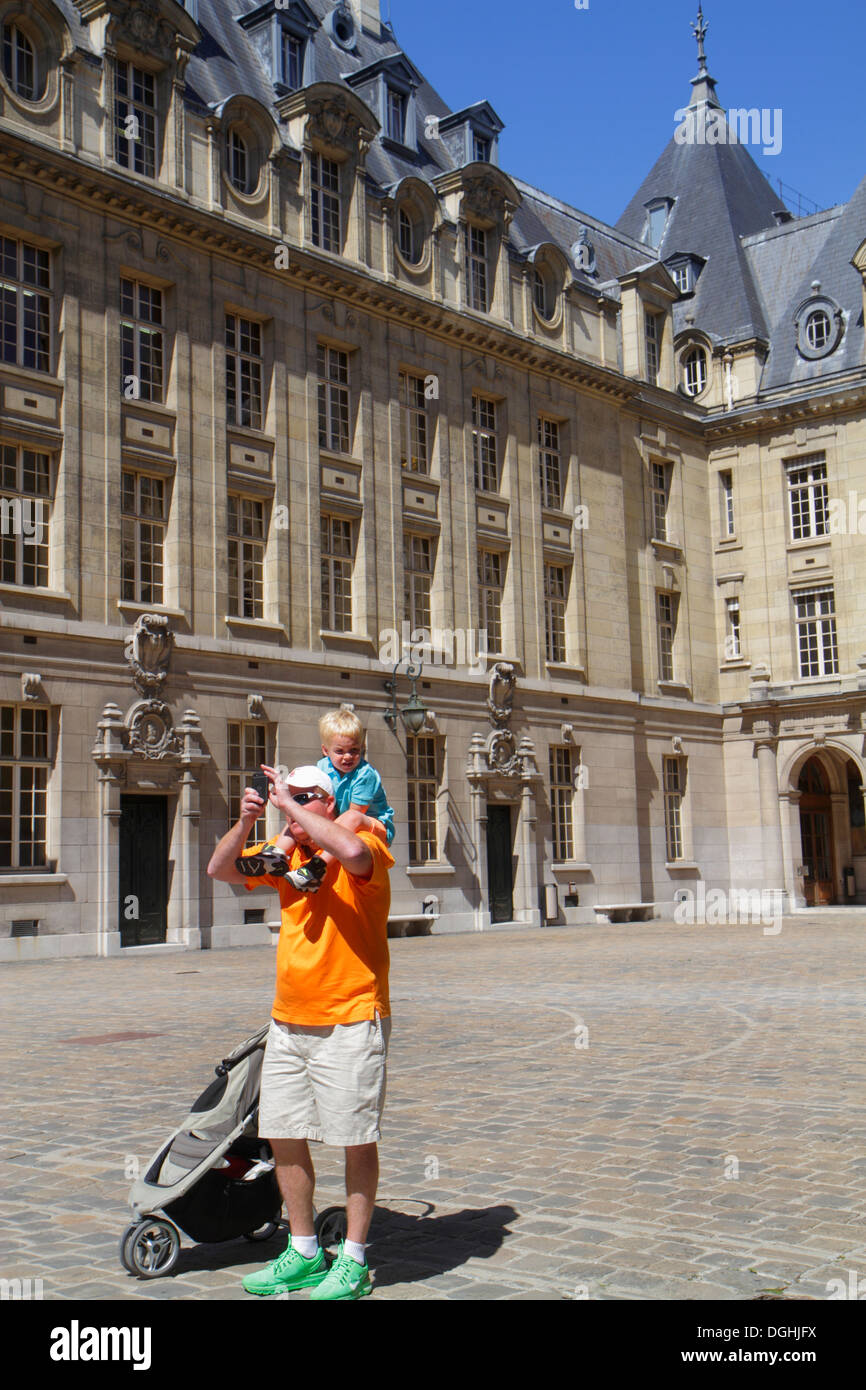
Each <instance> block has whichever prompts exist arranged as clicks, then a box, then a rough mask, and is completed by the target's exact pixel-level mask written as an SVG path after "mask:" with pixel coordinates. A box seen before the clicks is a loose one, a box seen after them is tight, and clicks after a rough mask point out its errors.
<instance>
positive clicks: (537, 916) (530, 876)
mask: <svg viewBox="0 0 866 1390" xmlns="http://www.w3.org/2000/svg"><path fill="white" fill-rule="evenodd" d="M518 755H519V757H520V759H521V766H522V771H521V774H520V781H521V795H520V825H519V830H518V845H519V847H520V853H519V857H518V861H517V883H516V884H515V887H516V889H517V893H516V897H517V901H516V903H515V907H514V916H515V920H516V921H518V922H525V923H526V924H527V926H531V927H540V926H541V908H540V906H539V902H538V894H539V886H540V875H539V864H538V834H537V821H538V818H537V814H536V804H535V783H536V781H537V780H538V775H539V774H538V769H537V768H536V766H535V749H534V747H533V744H532V741H531V740H530V739H529V738H523V739H521V741H520V748H519V749H518Z"/></svg>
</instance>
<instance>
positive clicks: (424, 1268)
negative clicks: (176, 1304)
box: [134, 1202, 519, 1287]
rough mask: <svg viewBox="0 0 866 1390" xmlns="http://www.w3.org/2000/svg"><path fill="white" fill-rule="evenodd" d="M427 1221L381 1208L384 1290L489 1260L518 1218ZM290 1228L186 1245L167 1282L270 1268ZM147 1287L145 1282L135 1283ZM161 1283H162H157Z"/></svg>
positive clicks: (374, 1258) (378, 1251)
mask: <svg viewBox="0 0 866 1390" xmlns="http://www.w3.org/2000/svg"><path fill="white" fill-rule="evenodd" d="M418 1205H424V1206H426V1207H427V1208H428V1212H427V1213H425V1214H424V1215H421V1216H418V1215H410V1214H408V1213H406V1212H405V1211H394V1210H392V1209H390V1208H389V1207H376V1210H375V1212H374V1215H373V1221H372V1224H371V1227H370V1237H369V1244H368V1246H367V1261H368V1264H369V1265H370V1268H371V1270H372V1272H373V1278H374V1281H375V1283H376V1284H377V1285H379V1287H385V1286H388V1285H392V1284H411V1283H416V1282H418V1281H420V1280H422V1279H432V1278H435V1277H436V1276H437V1275H441V1274H447V1273H448V1272H449V1271H450V1270H453V1269H459V1267H460V1266H461V1265H462V1264H465V1262H466V1261H467V1260H468V1259H470V1258H472V1257H474V1258H475V1259H487V1258H489V1257H490V1256H491V1255H492V1254H493V1253H494V1252H495V1251H496V1250H498V1249H499V1248H500V1246H501V1245H502V1244H503V1242H504V1240H505V1238H506V1236H508V1235H510V1234H511V1232H510V1231H508V1230H507V1229H506V1228H507V1226H508V1225H509V1224H510V1223H511V1222H512V1221H516V1220H517V1218H518V1216H519V1212H517V1211H515V1209H514V1207H512V1206H496V1207H479V1208H471V1207H465V1208H464V1209H463V1210H462V1211H457V1212H451V1213H450V1214H449V1215H446V1216H435V1215H433V1214H432V1213H433V1212H434V1211H435V1208H434V1207H433V1206H432V1204H431V1203H429V1202H428V1203H423V1204H421V1203H419V1204H418ZM287 1238H288V1227H287V1226H286V1225H285V1223H283V1224H281V1226H280V1228H279V1230H278V1231H276V1233H275V1234H274V1235H272V1236H271V1237H270V1238H269V1239H268V1240H261V1241H248V1240H231V1241H226V1242H225V1243H223V1244H219V1245H184V1246H183V1248H182V1249H181V1251H180V1254H179V1256H178V1259H177V1264H176V1265H175V1266H174V1269H172V1270H171V1271H170V1272H169V1273H168V1274H167V1275H165V1276H163V1278H164V1279H166V1280H170V1279H175V1278H177V1276H178V1275H181V1274H192V1273H195V1272H196V1271H203V1270H231V1269H233V1268H234V1267H235V1266H236V1265H243V1266H249V1265H251V1264H252V1265H266V1264H268V1263H269V1262H270V1261H271V1260H274V1259H276V1257H277V1256H278V1255H281V1254H282V1252H283V1251H284V1250H285V1248H286V1241H287ZM134 1282H136V1283H145V1282H147V1281H145V1280H140V1281H139V1280H135V1281H134ZM155 1282H159V1281H155Z"/></svg>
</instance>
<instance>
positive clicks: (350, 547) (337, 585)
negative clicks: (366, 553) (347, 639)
mask: <svg viewBox="0 0 866 1390" xmlns="http://www.w3.org/2000/svg"><path fill="white" fill-rule="evenodd" d="M355 542H356V522H355V521H354V520H352V519H351V518H350V517H344V516H337V515H334V514H332V513H329V512H323V513H322V518H321V545H322V555H321V575H322V590H321V599H322V627H323V628H324V630H325V631H326V632H351V631H352V622H353V612H354V595H353V592H352V588H353V585H352V579H353V571H354V567H355Z"/></svg>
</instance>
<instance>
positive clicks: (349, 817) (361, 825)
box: [286, 810, 388, 893]
mask: <svg viewBox="0 0 866 1390" xmlns="http://www.w3.org/2000/svg"><path fill="white" fill-rule="evenodd" d="M334 824H335V825H342V826H343V827H344V829H346V830H351V831H353V832H354V833H355V834H356V835H357V833H358V831H359V830H366V831H369V832H370V833H372V834H373V835H378V836H379V838H380V839H382V840H384V841H385V843H386V844H387V843H388V837H387V834H386V831H385V827H384V825H383V824H382V822H381V821H380V820H376V819H375V818H374V817H373V816H367V815H365V814H364V812H363V811H351V810H350V811H344V812H343V814H342V815H341V816H337V819H336V820H335V822H334ZM315 860H318V861H320V863H321V864H323V865H324V868H323V869H320V870H319V872H318V874H316V873H314V872H313V870H314V869H315ZM333 861H334V855H333V854H330V853H329V852H328V850H326V849H317V850H316V853H315V856H314V860H312V861H311V860H308V861H307V863H306V864H302V865H301V867H300V868H299V869H296V870H295V872H294V873H291V874H287V875H286V877H287V878H288V880H289V882H290V883H291V884H293V885H294V887H295V888H298V889H300V890H301V891H302V892H305V893H310V892H315V891H316V889H317V888H318V885H319V883H320V882H321V880H322V878H324V875H325V872H326V871H327V868H328V865H329V864H332V863H333ZM311 864H312V865H313V870H311V868H310V865H311Z"/></svg>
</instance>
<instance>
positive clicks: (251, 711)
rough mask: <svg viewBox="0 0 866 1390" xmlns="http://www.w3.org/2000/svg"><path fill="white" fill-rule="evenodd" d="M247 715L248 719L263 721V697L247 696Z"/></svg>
mask: <svg viewBox="0 0 866 1390" xmlns="http://www.w3.org/2000/svg"><path fill="white" fill-rule="evenodd" d="M247 715H248V717H249V718H250V719H264V717H265V701H264V696H263V695H248V696H247Z"/></svg>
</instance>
